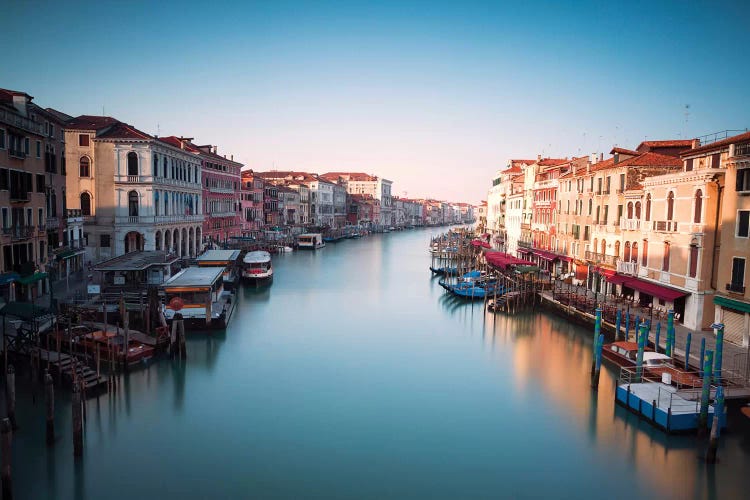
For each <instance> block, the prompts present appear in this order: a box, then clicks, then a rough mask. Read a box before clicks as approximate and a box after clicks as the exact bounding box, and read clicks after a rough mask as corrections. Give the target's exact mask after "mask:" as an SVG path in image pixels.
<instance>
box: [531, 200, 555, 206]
mask: <svg viewBox="0 0 750 500" xmlns="http://www.w3.org/2000/svg"><path fill="white" fill-rule="evenodd" d="M551 204H552V202H551V201H550V200H536V201H534V206H537V207H548V206H550V205H551Z"/></svg>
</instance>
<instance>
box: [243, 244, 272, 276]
mask: <svg viewBox="0 0 750 500" xmlns="http://www.w3.org/2000/svg"><path fill="white" fill-rule="evenodd" d="M242 279H243V280H245V281H249V282H251V283H255V284H260V283H264V282H268V283H270V282H271V281H273V265H272V264H271V254H270V253H268V252H265V251H263V250H259V251H256V252H248V253H246V254H245V257H244V258H243V259H242Z"/></svg>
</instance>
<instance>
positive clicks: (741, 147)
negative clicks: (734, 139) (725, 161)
mask: <svg viewBox="0 0 750 500" xmlns="http://www.w3.org/2000/svg"><path fill="white" fill-rule="evenodd" d="M748 155H750V142H747V143H745V144H737V145H736V146H734V156H748Z"/></svg>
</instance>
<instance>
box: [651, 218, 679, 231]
mask: <svg viewBox="0 0 750 500" xmlns="http://www.w3.org/2000/svg"><path fill="white" fill-rule="evenodd" d="M653 230H654V231H659V232H663V233H676V232H677V221H675V220H655V221H654V226H653Z"/></svg>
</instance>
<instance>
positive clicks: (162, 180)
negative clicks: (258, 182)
mask: <svg viewBox="0 0 750 500" xmlns="http://www.w3.org/2000/svg"><path fill="white" fill-rule="evenodd" d="M115 182H122V183H128V184H143V183H154V184H165V185H169V186H176V187H184V188H190V189H202V188H203V186H202V185H201V184H200V182H192V181H183V180H179V179H172V178H170V177H159V176H156V177H154V176H153V175H115ZM230 192H234V191H230Z"/></svg>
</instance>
